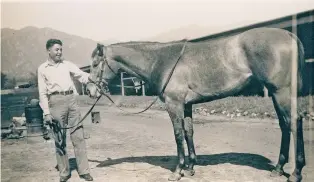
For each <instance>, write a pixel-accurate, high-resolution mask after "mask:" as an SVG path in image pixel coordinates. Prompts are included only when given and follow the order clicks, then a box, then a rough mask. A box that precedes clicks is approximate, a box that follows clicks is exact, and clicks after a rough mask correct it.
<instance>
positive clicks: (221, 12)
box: [1, 0, 314, 41]
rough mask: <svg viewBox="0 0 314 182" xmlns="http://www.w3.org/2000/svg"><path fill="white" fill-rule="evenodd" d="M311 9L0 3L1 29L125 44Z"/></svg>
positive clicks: (122, 1)
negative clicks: (178, 31)
mask: <svg viewBox="0 0 314 182" xmlns="http://www.w3.org/2000/svg"><path fill="white" fill-rule="evenodd" d="M310 9H314V0H111V1H109V0H103V1H95V0H94V1H82V0H81V1H75V2H74V0H63V1H60V0H59V1H56V0H54V1H52V0H49V1H47V0H46V1H43V0H41V1H38V0H37V1H27V0H24V1H12V0H11V1H8V0H2V3H1V27H2V28H4V27H9V28H14V29H20V28H23V27H25V26H36V27H39V28H42V27H50V28H53V29H56V30H60V31H64V32H66V33H70V34H75V35H79V36H83V37H87V38H91V39H94V40H97V41H102V40H106V39H118V40H120V41H128V40H139V39H143V38H145V37H152V36H155V35H157V34H159V33H163V32H166V31H169V30H171V29H175V28H179V27H182V26H188V25H192V24H193V25H199V26H204V27H214V29H215V30H216V29H217V27H218V28H219V29H221V30H222V31H223V30H228V29H231V28H236V27H239V26H244V25H248V24H252V23H257V22H261V21H265V20H270V19H274V18H278V17H282V16H286V15H290V14H293V13H297V12H301V11H306V10H310ZM209 33H211V32H209Z"/></svg>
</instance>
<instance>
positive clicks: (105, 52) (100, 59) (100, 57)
mask: <svg viewBox="0 0 314 182" xmlns="http://www.w3.org/2000/svg"><path fill="white" fill-rule="evenodd" d="M91 58H92V60H91V66H90V79H91V80H93V82H94V83H88V84H87V87H86V91H87V93H88V94H89V96H90V97H96V96H99V95H100V93H99V90H98V89H102V87H103V86H107V85H108V83H109V82H110V81H111V80H112V79H113V78H114V77H115V76H116V75H117V73H118V67H117V63H116V62H115V61H114V60H113V59H112V57H111V56H110V49H109V48H108V47H105V46H104V45H102V44H97V47H96V48H95V49H94V50H93V52H92V57H91ZM95 83H96V84H97V85H96V84H95ZM99 87H101V88H99Z"/></svg>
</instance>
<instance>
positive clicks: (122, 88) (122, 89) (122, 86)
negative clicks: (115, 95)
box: [120, 72, 124, 96]
mask: <svg viewBox="0 0 314 182" xmlns="http://www.w3.org/2000/svg"><path fill="white" fill-rule="evenodd" d="M120 75H121V94H122V96H124V80H123V72H121V73H120Z"/></svg>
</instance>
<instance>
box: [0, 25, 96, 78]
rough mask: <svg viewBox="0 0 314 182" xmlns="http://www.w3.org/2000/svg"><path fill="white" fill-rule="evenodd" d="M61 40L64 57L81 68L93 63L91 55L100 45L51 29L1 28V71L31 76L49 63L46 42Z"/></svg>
mask: <svg viewBox="0 0 314 182" xmlns="http://www.w3.org/2000/svg"><path fill="white" fill-rule="evenodd" d="M50 38H57V39H61V40H62V42H63V51H64V52H63V56H64V58H65V59H67V60H70V61H72V62H73V63H75V64H76V65H77V66H79V67H81V66H86V65H88V64H89V60H90V55H91V53H92V51H93V49H94V48H95V47H96V44H97V42H96V41H94V40H91V39H87V38H83V37H79V36H75V35H70V34H67V33H64V32H61V31H57V30H54V29H51V28H36V27H25V28H22V29H20V30H14V29H10V28H2V29H1V71H2V72H4V73H5V74H7V75H8V76H9V77H13V76H15V77H16V78H26V77H29V76H30V75H31V74H30V73H35V72H36V70H37V68H38V66H39V65H40V64H41V63H43V62H44V61H46V59H47V53H46V48H45V46H46V41H47V40H48V39H50Z"/></svg>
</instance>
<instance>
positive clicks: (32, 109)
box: [25, 104, 44, 135]
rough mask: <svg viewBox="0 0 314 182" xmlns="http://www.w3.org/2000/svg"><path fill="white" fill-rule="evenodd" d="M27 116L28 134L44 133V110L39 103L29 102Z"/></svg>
mask: <svg viewBox="0 0 314 182" xmlns="http://www.w3.org/2000/svg"><path fill="white" fill-rule="evenodd" d="M25 118H26V126H27V135H32V134H40V133H41V134H42V132H43V126H44V121H43V110H42V109H41V107H40V105H39V104H28V105H26V107H25Z"/></svg>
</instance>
